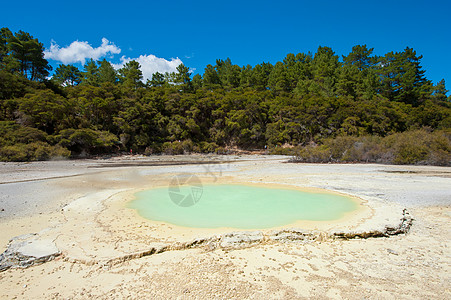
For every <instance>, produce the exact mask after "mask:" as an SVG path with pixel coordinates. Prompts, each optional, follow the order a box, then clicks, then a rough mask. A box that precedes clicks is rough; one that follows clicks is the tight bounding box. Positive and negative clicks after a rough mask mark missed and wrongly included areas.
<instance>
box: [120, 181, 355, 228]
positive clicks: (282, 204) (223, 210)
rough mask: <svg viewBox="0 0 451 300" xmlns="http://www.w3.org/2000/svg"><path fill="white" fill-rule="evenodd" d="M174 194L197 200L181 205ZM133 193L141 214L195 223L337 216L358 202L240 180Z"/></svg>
mask: <svg viewBox="0 0 451 300" xmlns="http://www.w3.org/2000/svg"><path fill="white" fill-rule="evenodd" d="M174 195H176V196H177V195H179V196H180V197H185V198H190V199H191V198H192V199H196V200H198V201H193V203H194V204H192V205H191V206H185V207H184V206H179V205H177V204H176V203H179V204H180V202H179V201H178V200H177V199H175V198H174V197H173V196H174ZM135 196H136V198H135V199H134V200H132V201H131V202H129V204H128V207H130V208H133V209H136V210H137V211H138V213H139V214H140V215H141V216H142V217H144V218H147V219H149V220H154V221H161V222H165V223H171V224H174V225H178V226H183V227H193V228H218V227H232V228H239V229H257V228H261V229H262V228H271V227H278V226H282V225H287V224H291V223H294V222H296V221H299V220H308V221H328V220H337V219H340V218H342V217H343V216H344V214H345V213H347V212H350V211H353V210H355V209H357V207H358V205H357V204H356V202H355V201H353V200H352V199H350V198H348V197H345V196H341V195H334V194H328V193H310V192H303V191H300V190H295V189H276V188H266V187H258V186H248V185H238V184H222V185H205V186H203V187H199V186H190V185H185V186H180V187H177V189H176V190H175V191H174V190H173V189H171V188H169V190H168V188H154V189H150V190H146V191H142V192H138V193H136V194H135Z"/></svg>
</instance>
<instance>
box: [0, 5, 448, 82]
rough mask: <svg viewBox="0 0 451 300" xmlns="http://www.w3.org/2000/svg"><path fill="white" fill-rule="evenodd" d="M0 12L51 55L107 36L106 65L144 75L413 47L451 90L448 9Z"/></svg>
mask: <svg viewBox="0 0 451 300" xmlns="http://www.w3.org/2000/svg"><path fill="white" fill-rule="evenodd" d="M2 10H3V12H2V14H1V15H2V16H1V18H0V26H1V27H9V28H10V29H11V30H12V31H14V32H15V31H18V30H24V31H27V32H29V33H31V34H32V35H33V36H34V37H37V38H38V39H39V40H40V41H41V42H42V43H44V45H45V47H46V48H48V49H49V48H50V46H51V43H52V40H53V41H54V43H55V44H56V45H58V46H59V49H62V48H65V47H69V46H70V45H71V43H73V42H74V41H79V42H85V43H84V44H79V45H78V46H83V47H84V46H86V45H88V46H89V45H90V46H91V47H92V48H93V50H92V51H96V50H95V48H98V47H101V44H102V39H103V38H106V39H107V40H108V43H107V44H105V45H109V46H111V45H114V47H115V48H114V49H115V52H118V51H119V49H120V53H112V52H106V53H105V54H103V52H102V51H101V49H100V48H99V49H97V52H95V53H97V55H98V56H100V58H103V56H105V57H106V58H107V59H108V60H110V61H112V62H113V63H117V64H119V63H120V62H121V57H124V60H123V61H127V59H134V58H138V57H140V56H141V58H142V59H141V61H142V62H143V63H144V64H146V63H148V64H149V66H148V67H149V68H150V69H148V70H155V68H156V69H158V68H163V69H164V68H173V67H174V65H176V64H177V63H179V62H181V61H182V62H183V63H185V65H187V66H188V67H190V68H192V69H195V72H196V73H203V70H204V68H205V66H206V65H207V64H212V65H214V64H215V60H216V59H217V58H221V59H225V58H227V57H230V58H231V59H232V62H233V63H235V64H238V65H240V66H242V65H246V64H251V65H255V64H258V63H261V62H263V61H265V62H271V63H275V62H277V61H279V60H282V59H283V58H284V57H285V56H286V54H288V53H299V52H308V51H311V52H313V53H314V52H316V49H317V48H318V46H320V45H322V46H329V47H331V48H332V49H333V50H334V51H335V52H336V53H337V54H340V55H342V54H344V55H346V54H347V53H349V52H350V51H351V48H352V46H354V45H357V44H366V45H368V46H369V47H373V48H375V54H378V55H383V54H385V53H386V52H389V51H402V50H403V49H404V48H405V47H406V46H409V47H412V48H414V49H415V50H416V51H417V54H422V55H423V56H424V58H423V60H422V65H423V68H424V69H426V71H427V73H426V76H427V77H428V79H430V80H432V81H433V82H434V83H436V82H437V81H439V80H440V79H442V78H444V79H445V80H446V82H447V87H448V89H450V87H451V59H450V57H449V53H450V49H451V42H450V39H449V36H450V33H451V25H450V22H449V13H450V12H451V1H445V0H443V1H404V0H402V1H398V0H391V1H345V0H344V1H284V0H279V1H265V0H261V1H128V2H125V1H93V0H92V1H85V0H81V1H76V2H72V1H70V2H69V1H68V2H66V1H26V0H23V1H7V2H6V1H5V2H4V3H3V4H2ZM79 48H80V47H79ZM79 48H77V49H78V50H80V49H79ZM110 49H111V47H110ZM114 49H113V50H114ZM69 50H74V49H73V48H68V51H69ZM78 50H76V51H78ZM88 50H89V49H88ZM89 51H90V50H89ZM89 51H87V52H84V53H88V54H86V55H89V53H91V52H92V51H91V52H89ZM113 52H114V51H113ZM176 58H178V60H176ZM49 61H50V62H51V63H52V65H54V66H57V65H58V64H59V63H60V62H59V61H58V60H56V59H53V60H52V59H49ZM69 61H70V59H69V58H67V60H66V62H69ZM77 64H78V66H80V63H79V62H78V63H76V65H77ZM152 64H153V65H152Z"/></svg>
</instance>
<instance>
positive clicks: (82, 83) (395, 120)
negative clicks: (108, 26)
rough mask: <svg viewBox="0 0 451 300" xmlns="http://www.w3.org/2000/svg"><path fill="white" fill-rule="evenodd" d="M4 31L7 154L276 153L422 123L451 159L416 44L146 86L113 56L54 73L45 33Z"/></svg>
mask: <svg viewBox="0 0 451 300" xmlns="http://www.w3.org/2000/svg"><path fill="white" fill-rule="evenodd" d="M0 33H1V34H0V159H1V160H7V161H11V160H20V161H25V160H37V159H49V158H51V157H52V156H63V157H67V156H80V155H83V154H88V155H94V154H107V153H120V152H122V151H127V152H128V151H129V150H130V149H132V150H133V152H134V153H144V154H152V153H167V154H180V153H189V152H202V153H211V152H216V153H226V152H227V150H228V149H231V148H240V149H264V148H267V149H269V151H276V152H277V151H282V150H280V149H293V147H297V148H296V149H300V148H305V147H312V145H315V146H314V147H321V146H322V145H325V143H326V142H328V141H330V140H333V139H335V138H343V137H352V138H363V137H367V136H370V137H371V136H375V137H380V138H383V137H386V136H391V135H393V134H398V133H402V132H406V131H410V130H416V129H421V128H426V129H424V130H426V131H427V132H431V133H432V132H435V131H437V130H442V132H445V133H444V134H445V136H446V137H447V141H448V142H447V143H442V145H441V146H440V147H441V148H440V149H441V150H443V151H444V153H445V154H443V153H442V156H443V155H445V159H441V160H440V161H441V162H440V163H437V162H434V164H449V161H450V159H448V163H444V161H445V162H446V161H447V160H446V155H448V158H449V155H450V152H451V142H450V138H449V134H446V132H449V129H450V128H451V98H450V97H447V95H446V94H447V90H446V87H445V82H444V80H441V81H440V82H438V83H437V84H435V85H434V84H432V82H431V81H430V80H428V79H427V78H426V77H425V71H424V70H423V69H422V67H421V58H422V56H418V55H417V54H416V52H415V51H414V50H413V49H411V48H406V49H405V50H404V51H402V52H389V53H387V54H385V55H384V56H376V55H373V49H372V48H368V47H367V46H365V45H363V46H355V47H353V48H352V52H351V53H349V54H348V55H346V56H343V57H341V58H340V57H339V56H338V55H336V54H335V53H334V52H333V50H332V49H331V48H329V47H319V48H318V49H317V51H316V53H314V54H312V53H299V54H296V55H295V54H288V55H287V56H286V57H285V58H284V59H283V61H280V62H277V63H276V64H274V65H273V64H270V63H262V64H259V65H256V66H250V65H247V66H238V65H234V64H232V62H231V60H230V59H226V60H220V59H218V60H216V63H215V65H207V66H206V68H205V70H204V73H203V75H199V74H196V75H194V76H192V73H191V72H190V70H189V68H188V67H186V66H184V65H183V64H182V65H179V66H178V67H177V72H175V73H166V74H161V73H155V74H153V76H152V78H151V79H150V80H147V82H145V83H144V82H143V81H142V78H143V77H142V72H141V70H140V65H139V63H138V62H136V61H130V62H128V63H126V64H125V65H124V66H123V67H122V68H121V69H119V70H115V69H114V68H113V66H112V65H111V64H110V63H109V62H108V61H106V60H102V61H93V60H90V61H88V62H87V63H86V64H85V65H84V67H83V69H82V70H80V69H78V68H77V67H75V66H73V65H60V66H58V67H57V68H56V69H55V71H54V74H53V76H52V78H51V79H50V80H48V79H46V78H47V77H48V76H49V74H50V73H49V72H50V71H51V67H50V66H49V65H48V63H47V61H46V60H45V59H44V55H43V50H44V48H43V46H42V44H41V43H39V41H38V40H37V39H35V38H33V37H32V36H31V35H30V34H28V33H25V32H22V31H19V32H17V33H12V32H11V31H10V30H9V29H7V28H2V29H1V32H0ZM350 140H352V139H350ZM356 142H357V140H356ZM323 147H324V146H323ZM284 151H285V150H284ZM418 161H419V160H415V161H408V160H407V161H406V162H408V163H415V162H418ZM394 162H395V163H396V161H394ZM401 162H402V161H400V163H401Z"/></svg>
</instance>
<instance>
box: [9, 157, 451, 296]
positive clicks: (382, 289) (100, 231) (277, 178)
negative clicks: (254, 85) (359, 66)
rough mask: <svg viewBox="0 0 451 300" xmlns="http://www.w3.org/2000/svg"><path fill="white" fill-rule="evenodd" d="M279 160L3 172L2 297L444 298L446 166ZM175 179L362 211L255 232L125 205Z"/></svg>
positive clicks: (37, 165) (448, 204)
mask: <svg viewBox="0 0 451 300" xmlns="http://www.w3.org/2000/svg"><path fill="white" fill-rule="evenodd" d="M288 159H289V157H283V156H250V155H249V156H201V155H186V156H153V157H140V156H126V157H117V158H110V159H98V160H74V161H69V160H68V161H50V162H34V163H0V232H1V234H0V248H1V252H3V254H2V256H1V257H0V298H2V299H3V298H5V299H14V298H16V299H87V298H93V297H95V298H100V299H110V298H132V299H133V298H135V299H138V298H155V299H224V298H227V299H230V298H234V299H246V298H249V299H302V298H315V299H316V298H319V299H328V298H332V299H362V298H363V299H397V298H400V299H412V298H413V299H447V298H448V299H449V298H451V284H450V282H451V275H450V274H451V248H450V247H451V243H450V240H451V226H449V224H450V221H451V188H450V187H451V168H446V167H432V166H387V165H377V164H367V165H365V164H291V163H286V161H288ZM179 173H190V174H196V175H197V176H198V177H199V178H200V179H201V180H202V182H205V183H213V182H214V183H229V182H234V183H249V184H261V185H265V186H271V185H274V186H282V187H283V186H286V187H296V188H301V189H324V190H328V191H332V192H337V193H341V194H345V195H349V196H352V197H356V199H359V201H360V203H361V204H360V206H361V207H360V209H359V210H358V212H356V213H354V214H351V215H348V216H346V218H344V219H342V220H339V221H337V222H298V223H295V224H290V225H288V226H284V227H280V228H275V229H267V230H252V231H243V230H236V229H232V228H220V229H202V230H201V229H189V228H180V227H177V226H175V225H171V224H164V223H159V222H153V221H149V220H145V219H143V218H141V217H139V216H138V215H137V213H136V212H135V211H134V210H131V209H129V208H127V207H126V203H127V201H129V200H131V199H132V198H133V193H134V192H136V191H138V190H141V189H145V188H151V187H157V186H158V187H160V186H162V187H164V186H168V184H169V182H170V180H171V178H172V177H173V176H174V175H175V174H179Z"/></svg>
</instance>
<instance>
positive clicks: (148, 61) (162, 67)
mask: <svg viewBox="0 0 451 300" xmlns="http://www.w3.org/2000/svg"><path fill="white" fill-rule="evenodd" d="M131 60H135V61H137V62H138V63H139V64H140V65H141V71H142V73H143V81H144V82H146V81H147V79H152V74H154V73H156V72H159V73H162V74H164V73H165V72H169V73H171V72H177V70H176V68H177V67H178V66H179V65H180V64H182V63H183V62H182V60H181V59H180V58H178V57H177V58H172V59H171V60H166V59H164V58H160V57H156V56H155V55H153V54H149V55H140V56H139V57H138V58H126V57H125V56H122V57H121V63H119V64H113V67H114V68H115V69H120V68H122V67H123V66H124V65H125V64H126V63H127V62H129V61H131Z"/></svg>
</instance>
